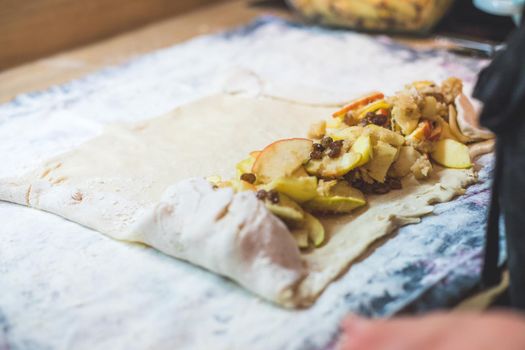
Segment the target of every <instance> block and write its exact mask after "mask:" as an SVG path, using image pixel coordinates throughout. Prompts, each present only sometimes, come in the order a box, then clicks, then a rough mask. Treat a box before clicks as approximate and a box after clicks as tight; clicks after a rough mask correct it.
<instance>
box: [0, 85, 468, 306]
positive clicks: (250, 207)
mask: <svg viewBox="0 0 525 350" xmlns="http://www.w3.org/2000/svg"><path fill="white" fill-rule="evenodd" d="M332 111H333V108H326V107H315V106H308V105H303V104H298V103H294V102H287V101H282V100H276V99H271V98H265V97H258V98H253V97H242V96H234V95H217V96H211V97H207V98H204V99H202V100H200V101H197V102H195V103H192V104H189V105H186V106H183V107H180V108H177V109H175V110H174V111H172V112H170V113H168V114H166V115H164V116H161V117H158V118H153V119H150V120H147V121H144V122H140V123H138V124H131V125H115V126H112V127H110V128H108V129H107V130H106V131H105V132H104V133H103V134H102V135H100V136H98V137H96V138H95V139H92V140H90V141H88V142H86V143H85V144H83V145H81V146H80V147H79V148H77V149H75V150H73V151H72V152H69V153H66V154H63V155H60V156H58V157H56V158H54V159H51V160H49V161H47V162H45V164H43V165H41V166H40V167H38V168H36V169H35V170H34V171H32V172H30V173H28V174H26V175H25V176H23V177H20V178H11V179H3V180H0V199H1V200H5V201H11V202H15V203H19V204H22V205H27V206H30V207H34V208H38V209H42V210H46V211H49V212H52V213H54V214H57V215H60V216H62V217H64V218H66V219H69V220H72V221H75V222H78V223H80V224H82V225H85V226H88V227H90V228H93V229H95V230H97V231H100V232H102V233H104V234H107V235H109V236H111V237H113V238H115V239H119V240H127V241H138V242H143V243H145V244H148V245H151V246H153V247H155V248H157V249H159V250H161V251H163V252H164V253H166V254H168V255H172V256H175V257H178V258H181V259H184V260H187V261H189V262H192V263H194V264H196V265H199V266H202V267H205V268H207V269H209V270H211V271H214V272H216V273H219V274H221V275H224V276H227V277H230V278H232V279H233V280H235V281H237V282H239V283H240V284H241V285H243V286H244V287H246V288H247V289H250V290H251V291H253V292H255V293H256V294H259V295H260V296H262V297H264V298H266V299H269V300H271V301H274V302H276V303H278V304H281V305H284V306H292V307H297V306H307V305H309V304H311V303H312V302H314V301H315V299H316V298H317V297H318V296H319V294H320V293H321V292H322V291H323V290H324V289H325V288H326V287H327V285H328V284H329V283H330V282H331V281H333V280H334V279H336V278H337V277H338V276H339V275H341V274H342V273H343V272H344V271H346V270H347V269H348V267H349V266H350V265H351V264H352V263H353V262H355V261H356V260H357V259H358V258H360V257H361V256H362V255H363V254H364V253H366V251H367V249H368V248H369V247H370V246H371V244H372V243H373V242H375V241H377V240H378V239H380V238H382V237H384V236H386V235H388V234H389V233H391V232H393V231H394V230H395V229H396V228H397V227H399V226H401V225H405V224H409V223H416V222H418V221H419V220H420V219H419V218H420V217H421V216H423V215H426V214H428V213H431V212H432V209H433V207H432V204H433V203H439V202H445V201H449V200H451V199H453V198H454V196H456V195H459V194H462V193H463V191H464V188H465V187H466V186H468V185H469V184H472V183H474V182H475V181H476V176H475V173H474V172H473V171H472V170H454V169H443V168H437V171H435V172H434V174H433V176H432V178H430V179H428V180H425V181H423V182H419V181H417V180H415V179H413V178H405V179H404V180H403V185H404V186H403V189H402V190H398V191H392V192H390V193H389V194H386V195H382V196H370V197H369V204H368V206H367V207H366V208H363V209H361V210H359V211H357V212H355V213H353V214H352V215H345V216H337V217H335V216H334V217H327V218H324V219H323V224H325V227H327V231H328V235H329V239H328V242H327V243H326V244H325V245H324V246H323V247H321V248H319V249H316V250H314V251H312V252H307V253H302V252H299V250H298V249H297V248H296V246H295V244H294V242H293V240H292V239H291V238H290V236H289V235H287V234H286V233H287V232H286V229H285V227H284V225H282V223H281V222H280V221H279V220H277V219H275V218H274V217H273V216H271V215H268V213H267V211H266V209H265V208H264V206H262V205H261V204H260V203H259V202H258V201H257V200H255V198H254V195H253V194H241V195H239V194H237V195H234V194H232V193H231V191H230V192H228V191H229V190H219V191H211V190H210V188H209V185H208V184H207V183H206V182H205V181H201V180H198V179H193V180H188V179H189V178H202V177H204V176H208V175H220V176H223V177H231V176H232V175H233V173H234V166H235V164H236V163H237V162H238V161H239V160H241V159H243V158H245V157H246V155H247V153H249V152H250V151H253V150H258V149H261V148H263V147H264V146H266V145H267V144H269V143H270V142H273V141H275V140H277V139H281V138H287V137H304V136H305V135H306V132H307V129H308V127H309V125H310V124H311V123H313V122H315V121H319V120H321V119H324V118H326V117H327V116H328V115H330V113H331V112H332ZM243 208H244V209H243ZM224 213H226V214H224ZM181 216H184V217H183V218H181ZM224 216H226V217H227V218H228V220H223V217H224ZM181 232H182V234H181ZM184 235H186V236H187V238H184ZM181 237H182V238H181ZM217 237H219V238H217ZM220 237H225V238H224V239H223V238H220ZM239 237H249V239H248V238H246V239H245V238H242V239H241V238H239ZM246 242H249V243H246ZM259 251H263V252H264V254H262V255H261V254H259V253H258V252H259ZM401 253H402V252H401ZM244 265H246V266H247V267H246V268H245V266H244Z"/></svg>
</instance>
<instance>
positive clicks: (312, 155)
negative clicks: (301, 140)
mask: <svg viewBox="0 0 525 350" xmlns="http://www.w3.org/2000/svg"><path fill="white" fill-rule="evenodd" d="M310 158H312V159H321V158H323V153H322V152H321V151H312V152H311V153H310Z"/></svg>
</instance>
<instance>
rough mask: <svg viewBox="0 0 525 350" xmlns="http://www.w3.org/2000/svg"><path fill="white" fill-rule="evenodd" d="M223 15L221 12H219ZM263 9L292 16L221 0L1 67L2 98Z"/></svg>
mask: <svg viewBox="0 0 525 350" xmlns="http://www.w3.org/2000/svg"><path fill="white" fill-rule="evenodd" d="M217 14H220V15H217ZM262 14H273V15H279V16H281V17H290V16H291V15H290V13H289V12H288V11H285V10H284V9H282V10H278V9H272V10H268V9H263V8H260V7H257V8H256V7H250V6H249V5H248V3H247V2H246V1H245V0H233V1H222V2H219V3H217V4H212V5H207V6H204V7H199V8H196V9H195V10H193V11H189V12H186V13H184V14H182V15H180V16H175V17H172V18H169V19H167V20H163V21H160V22H156V23H154V24H151V25H148V26H146V27H143V28H140V29H137V30H133V31H130V32H127V33H125V34H122V35H118V36H116V37H113V38H110V39H107V40H103V41H100V42H97V43H95V44H91V45H87V46H84V47H81V48H78V49H75V50H70V51H66V52H63V53H60V54H57V55H54V56H51V57H47V58H44V59H40V60H38V61H35V62H32V63H28V64H25V65H22V66H19V67H15V68H12V69H8V70H5V71H3V72H0V102H5V101H8V100H10V99H12V98H13V97H15V96H16V95H18V94H21V93H24V92H29V91H35V90H42V89H45V88H47V87H49V86H51V85H55V84H61V83H64V82H67V81H70V80H73V79H75V78H78V77H81V76H83V75H86V74H88V73H90V72H93V71H96V70H98V69H100V68H102V67H106V66H108V65H115V64H118V63H121V62H124V61H126V60H129V59H130V58H132V57H134V56H137V55H140V54H143V53H146V52H149V51H153V50H157V49H160V48H164V47H168V46H171V45H174V44H176V43H178V42H181V41H184V40H187V39H189V38H191V37H194V36H196V35H201V34H208V33H213V32H217V31H221V30H224V29H227V28H231V27H235V26H238V25H241V24H243V23H247V22H249V21H250V20H251V19H253V18H255V17H257V16H260V15H262Z"/></svg>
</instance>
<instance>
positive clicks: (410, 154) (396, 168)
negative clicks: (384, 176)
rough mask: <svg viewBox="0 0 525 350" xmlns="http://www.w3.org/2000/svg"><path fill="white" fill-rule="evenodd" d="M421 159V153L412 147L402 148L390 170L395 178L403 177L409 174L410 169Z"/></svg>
mask: <svg viewBox="0 0 525 350" xmlns="http://www.w3.org/2000/svg"><path fill="white" fill-rule="evenodd" d="M419 157H421V153H419V151H418V150H416V149H415V148H414V147H412V146H402V147H401V148H400V149H399V155H398V157H397V159H396V161H395V162H394V164H392V170H393V172H394V175H395V176H397V177H404V176H406V175H408V173H410V168H411V167H412V165H414V163H415V162H416V161H417V160H418V159H419Z"/></svg>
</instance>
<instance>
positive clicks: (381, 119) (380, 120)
mask: <svg viewBox="0 0 525 350" xmlns="http://www.w3.org/2000/svg"><path fill="white" fill-rule="evenodd" d="M387 119H388V118H387V116H386V115H382V114H374V115H373V116H372V117H370V118H369V120H370V122H371V123H372V124H375V125H384V124H385V123H386V121H387Z"/></svg>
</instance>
